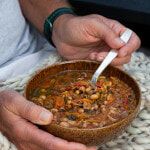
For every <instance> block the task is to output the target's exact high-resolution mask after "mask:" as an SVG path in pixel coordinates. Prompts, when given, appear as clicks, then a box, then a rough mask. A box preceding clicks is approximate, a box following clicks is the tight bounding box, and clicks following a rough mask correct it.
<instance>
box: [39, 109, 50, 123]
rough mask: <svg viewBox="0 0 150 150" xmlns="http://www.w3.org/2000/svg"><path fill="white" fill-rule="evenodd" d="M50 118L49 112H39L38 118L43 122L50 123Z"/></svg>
mask: <svg viewBox="0 0 150 150" xmlns="http://www.w3.org/2000/svg"><path fill="white" fill-rule="evenodd" d="M51 118H52V114H51V112H48V111H47V112H46V111H42V112H41V114H40V120H41V122H43V123H50V121H51Z"/></svg>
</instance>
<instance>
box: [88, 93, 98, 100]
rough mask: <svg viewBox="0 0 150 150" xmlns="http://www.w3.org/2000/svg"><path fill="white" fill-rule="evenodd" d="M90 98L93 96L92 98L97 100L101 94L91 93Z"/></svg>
mask: <svg viewBox="0 0 150 150" xmlns="http://www.w3.org/2000/svg"><path fill="white" fill-rule="evenodd" d="M90 98H91V99H92V100H96V99H98V98H99V96H98V95H97V94H93V95H91V97H90Z"/></svg>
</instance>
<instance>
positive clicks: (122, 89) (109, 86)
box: [31, 71, 136, 128]
mask: <svg viewBox="0 0 150 150" xmlns="http://www.w3.org/2000/svg"><path fill="white" fill-rule="evenodd" d="M91 77H92V72H90V71H65V72H61V73H59V74H57V75H55V76H50V77H48V78H46V79H44V80H43V81H42V82H41V84H40V85H39V86H38V87H37V88H36V89H34V90H33V92H32V94H31V100H32V101H33V102H34V103H36V104H38V105H40V106H43V107H45V108H46V109H48V110H50V111H51V112H52V113H53V115H54V117H53V123H56V124H58V125H61V126H63V127H69V128H97V127H104V126H107V125H109V124H112V123H114V122H117V121H119V120H121V119H123V118H125V117H127V116H128V115H129V114H130V113H131V112H132V111H133V110H134V108H135V106H136V101H135V95H134V92H133V91H132V89H131V88H130V87H129V86H128V85H127V84H126V83H124V82H123V81H121V80H119V79H118V78H116V77H113V76H110V77H106V76H100V77H99V79H98V81H97V84H96V87H95V86H93V85H92V84H91V83H90V81H89V80H90V79H91Z"/></svg>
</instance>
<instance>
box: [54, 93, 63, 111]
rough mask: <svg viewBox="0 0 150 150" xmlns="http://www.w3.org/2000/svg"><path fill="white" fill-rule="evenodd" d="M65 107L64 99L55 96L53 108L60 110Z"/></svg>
mask: <svg viewBox="0 0 150 150" xmlns="http://www.w3.org/2000/svg"><path fill="white" fill-rule="evenodd" d="M64 105H65V102H64V99H63V98H62V97H59V96H55V108H60V107H63V106H64Z"/></svg>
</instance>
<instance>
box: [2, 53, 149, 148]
mask: <svg viewBox="0 0 150 150" xmlns="http://www.w3.org/2000/svg"><path fill="white" fill-rule="evenodd" d="M60 61H62V59H61V58H60V57H59V55H58V54H57V53H55V52H54V53H53V54H52V55H51V56H50V57H49V59H47V60H45V61H44V62H43V63H42V64H40V65H39V66H38V67H37V68H36V70H39V69H41V68H43V67H45V66H47V65H51V64H53V63H56V62H60ZM125 69H126V71H127V72H128V73H129V74H130V75H132V76H133V77H134V78H135V79H136V81H137V82H138V83H139V85H140V88H141V91H142V105H141V111H140V113H139V115H138V117H137V118H136V119H135V120H134V121H133V122H132V124H131V126H130V127H128V128H127V130H126V131H125V132H124V133H123V135H121V136H120V137H118V138H116V139H115V140H113V141H110V142H108V143H106V144H105V145H103V146H102V147H101V149H102V150H150V57H148V56H146V55H144V53H141V52H136V53H134V54H133V56H132V61H131V62H130V63H129V64H128V65H125ZM34 71H35V70H31V71H30V72H28V73H27V74H24V75H21V76H18V77H16V78H13V79H9V80H7V81H5V82H3V83H0V87H1V88H4V89H6V88H12V89H14V90H17V91H19V92H23V90H24V86H25V84H26V83H27V81H28V80H29V79H30V77H31V76H32V75H33V72H34ZM0 150H16V147H15V146H14V145H13V144H12V143H11V142H9V141H8V140H7V138H6V137H4V136H3V135H2V134H1V133H0Z"/></svg>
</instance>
